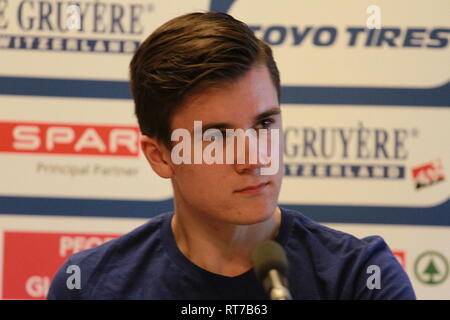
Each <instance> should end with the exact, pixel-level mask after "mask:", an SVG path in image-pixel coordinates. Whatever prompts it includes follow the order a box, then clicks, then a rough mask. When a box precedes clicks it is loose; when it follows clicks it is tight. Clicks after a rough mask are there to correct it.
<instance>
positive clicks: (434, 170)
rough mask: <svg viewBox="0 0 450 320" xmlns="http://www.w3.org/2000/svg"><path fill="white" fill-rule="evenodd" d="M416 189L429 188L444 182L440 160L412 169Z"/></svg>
mask: <svg viewBox="0 0 450 320" xmlns="http://www.w3.org/2000/svg"><path fill="white" fill-rule="evenodd" d="M412 175H413V179H414V182H415V183H416V189H420V188H423V187H428V186H431V185H432V184H435V183H436V182H439V181H444V166H443V165H442V160H441V159H437V160H433V161H430V162H428V163H425V164H423V165H421V166H418V167H415V168H413V169H412Z"/></svg>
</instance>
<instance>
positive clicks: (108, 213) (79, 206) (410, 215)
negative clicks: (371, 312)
mask: <svg viewBox="0 0 450 320" xmlns="http://www.w3.org/2000/svg"><path fill="white" fill-rule="evenodd" d="M280 206H282V207H284V208H287V209H293V210H298V211H301V212H302V213H303V214H305V215H306V216H309V217H311V218H312V219H314V220H316V221H319V222H328V223H330V222H334V223H368V224H401V225H435V226H450V199H449V200H447V201H446V202H444V203H442V204H440V205H438V206H435V207H429V208H415V207H408V208H405V207H366V206H323V205H319V206H314V205H284V204H280ZM171 210H173V205H172V199H167V200H163V201H134V200H99V199H74V198H38V197H34V198H33V197H6V196H0V214H20V215H42V216H55V215H56V216H83V217H115V218H150V217H153V216H155V215H158V214H160V213H162V212H166V211H171Z"/></svg>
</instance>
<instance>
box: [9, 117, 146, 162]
mask: <svg viewBox="0 0 450 320" xmlns="http://www.w3.org/2000/svg"><path fill="white" fill-rule="evenodd" d="M138 141H139V129H138V127H131V126H106V125H85V124H51V123H31V122H30V123H25V122H20V123H19V122H0V152H27V153H30V152H31V153H46V154H76V155H92V156H99V155H100V156H128V157H137V156H138Z"/></svg>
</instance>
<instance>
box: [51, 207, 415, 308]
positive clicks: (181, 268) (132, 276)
mask: <svg viewBox="0 0 450 320" xmlns="http://www.w3.org/2000/svg"><path fill="white" fill-rule="evenodd" d="M281 213H282V215H281V226H280V230H279V232H278V236H277V238H276V241H277V242H278V243H280V244H281V245H282V246H283V247H284V249H285V250H286V254H287V257H288V260H289V268H290V271H289V277H288V281H289V288H290V291H291V295H292V298H293V299H415V294H414V291H413V289H412V286H411V283H410V281H409V279H408V276H407V275H406V273H405V272H404V271H403V269H402V267H401V266H400V264H399V263H398V261H397V259H396V258H395V257H394V256H393V255H392V253H391V251H390V249H389V247H388V246H387V245H386V243H385V242H384V240H383V239H382V238H381V237H378V236H371V237H367V238H363V239H357V238H355V237H354V236H352V235H349V234H346V233H343V232H340V231H336V230H333V229H330V228H328V227H325V226H323V225H321V224H319V223H317V222H314V221H313V220H311V219H309V218H307V217H305V216H304V215H302V214H301V213H300V212H297V211H292V210H287V209H284V208H281ZM172 216H173V213H164V214H161V215H159V216H157V217H154V218H152V219H150V221H149V222H147V223H146V224H144V225H142V226H140V227H138V228H137V229H135V230H133V231H131V232H130V233H128V234H125V235H123V236H122V237H119V238H117V239H114V240H111V241H109V242H106V243H104V244H103V245H101V246H98V247H96V248H92V249H88V250H85V251H82V252H79V253H76V254H74V255H72V256H70V257H69V259H68V260H67V261H66V263H65V264H64V265H63V266H62V267H61V268H60V269H59V271H58V272H57V273H56V275H55V277H54V279H53V281H52V284H51V287H50V290H49V293H48V299H208V300H210V299H229V300H234V299H267V295H266V294H265V292H264V289H263V287H262V285H261V284H260V283H259V282H258V280H257V278H256V276H255V274H254V271H253V269H251V270H249V271H247V272H245V273H243V274H241V275H239V276H236V277H227V276H222V275H218V274H214V273H211V272H209V271H206V270H204V269H202V268H200V267H198V266H197V265H195V264H193V263H192V262H191V261H190V260H189V259H188V258H186V257H185V256H184V255H183V253H182V252H181V251H180V250H179V249H178V247H177V244H176V242H175V239H174V236H173V233H172V229H171V224H170V222H171V219H172ZM70 265H76V266H78V267H79V268H80V269H79V270H80V276H81V288H80V289H77V288H73V289H69V288H68V285H67V279H68V278H69V277H70V276H71V275H72V272H73V271H71V272H69V273H66V270H67V268H68V267H69V266H70ZM370 265H376V266H378V267H379V268H380V269H379V270H380V271H381V272H380V276H381V282H380V288H379V289H377V288H373V287H372V289H369V288H368V286H367V282H368V279H369V277H371V276H372V275H373V271H370V272H368V267H369V266H370ZM71 270H72V269H71ZM374 281H375V280H374V279H373V278H371V279H369V283H372V284H374V283H376V282H374ZM72 287H73V286H72Z"/></svg>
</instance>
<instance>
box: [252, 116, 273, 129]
mask: <svg viewBox="0 0 450 320" xmlns="http://www.w3.org/2000/svg"><path fill="white" fill-rule="evenodd" d="M274 122H275V120H274V119H272V118H267V119H263V120H261V121H260V122H259V123H258V124H257V125H256V129H267V128H268V127H270V126H271V125H272V124H273V123H274Z"/></svg>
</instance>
